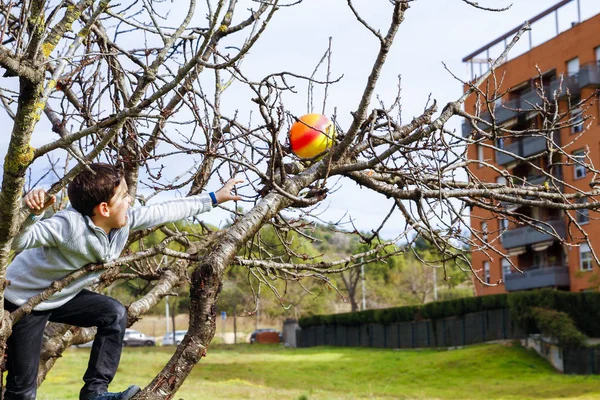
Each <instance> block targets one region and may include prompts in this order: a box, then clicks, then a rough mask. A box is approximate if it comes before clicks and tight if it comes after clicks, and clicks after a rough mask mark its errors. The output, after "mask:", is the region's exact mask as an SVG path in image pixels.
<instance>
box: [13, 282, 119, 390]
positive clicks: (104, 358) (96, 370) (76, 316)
mask: <svg viewBox="0 0 600 400" xmlns="http://www.w3.org/2000/svg"><path fill="white" fill-rule="evenodd" d="M4 308H5V309H6V310H8V311H14V310H16V309H17V306H15V305H14V304H12V303H10V302H9V301H6V300H5V302H4ZM48 321H51V322H58V323H62V324H69V325H74V326H80V327H86V328H87V327H92V326H96V327H98V332H97V333H96V338H95V339H94V344H93V345H92V349H91V353H90V360H89V363H88V368H87V371H86V372H85V375H84V376H83V381H84V382H85V384H84V386H83V388H82V389H81V392H80V395H79V398H80V399H87V398H89V397H93V396H94V395H96V394H99V393H104V392H106V391H107V389H108V384H109V383H110V382H111V381H112V379H113V377H114V376H115V373H116V372H117V367H118V366H119V360H120V359H121V350H122V346H123V336H124V335H125V327H126V325H127V310H126V309H125V307H124V306H123V305H122V304H121V303H119V302H118V301H117V300H115V299H113V298H111V297H108V296H104V295H101V294H98V293H94V292H91V291H89V290H82V291H81V292H80V293H79V294H77V296H75V297H74V298H73V299H71V300H70V301H69V302H67V303H65V304H64V305H62V306H61V307H58V308H56V309H53V310H48V311H33V312H32V313H31V314H29V315H26V316H24V317H23V318H21V319H20V320H19V322H17V323H16V324H15V326H13V331H12V334H11V336H10V337H9V339H8V350H7V352H8V364H7V369H8V375H7V377H6V392H5V394H4V398H5V399H6V400H13V399H19V400H21V399H23V400H35V396H36V391H37V373H38V364H39V361H40V352H41V349H42V339H43V333H44V328H45V326H46V322H48Z"/></svg>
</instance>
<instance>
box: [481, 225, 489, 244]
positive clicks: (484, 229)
mask: <svg viewBox="0 0 600 400" xmlns="http://www.w3.org/2000/svg"><path fill="white" fill-rule="evenodd" d="M481 238H482V239H483V241H484V242H485V243H487V241H488V224H487V222H482V223H481Z"/></svg>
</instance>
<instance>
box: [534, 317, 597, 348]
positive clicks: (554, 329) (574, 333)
mask: <svg viewBox="0 0 600 400" xmlns="http://www.w3.org/2000/svg"><path fill="white" fill-rule="evenodd" d="M530 315H531V319H532V320H533V321H534V322H535V325H536V327H537V328H538V329H539V331H540V332H541V333H542V335H544V336H547V337H552V338H554V339H556V341H557V342H558V345H559V346H560V347H562V348H563V349H572V348H579V347H583V346H585V343H586V341H587V338H586V336H585V335H584V334H583V333H581V332H579V330H577V327H576V326H575V324H574V323H573V319H572V318H571V317H570V316H569V315H568V314H566V313H564V312H561V311H556V310H548V309H546V308H539V307H532V308H531V309H530Z"/></svg>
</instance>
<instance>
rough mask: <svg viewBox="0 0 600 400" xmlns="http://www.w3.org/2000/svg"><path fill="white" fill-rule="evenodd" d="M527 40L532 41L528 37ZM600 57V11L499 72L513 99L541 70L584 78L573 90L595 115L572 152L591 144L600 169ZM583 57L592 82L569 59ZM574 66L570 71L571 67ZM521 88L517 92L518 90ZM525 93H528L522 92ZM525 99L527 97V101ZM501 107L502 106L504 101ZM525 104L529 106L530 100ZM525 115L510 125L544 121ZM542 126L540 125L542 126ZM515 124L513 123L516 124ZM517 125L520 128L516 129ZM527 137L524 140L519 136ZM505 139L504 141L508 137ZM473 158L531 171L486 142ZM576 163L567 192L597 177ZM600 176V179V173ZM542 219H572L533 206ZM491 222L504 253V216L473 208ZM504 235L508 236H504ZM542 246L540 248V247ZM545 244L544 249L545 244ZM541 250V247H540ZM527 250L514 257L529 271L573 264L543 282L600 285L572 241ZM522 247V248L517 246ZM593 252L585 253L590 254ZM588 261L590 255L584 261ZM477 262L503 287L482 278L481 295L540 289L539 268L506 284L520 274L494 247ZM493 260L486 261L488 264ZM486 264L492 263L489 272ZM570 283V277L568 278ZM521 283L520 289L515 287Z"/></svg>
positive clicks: (598, 225) (591, 231)
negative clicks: (557, 279)
mask: <svg viewBox="0 0 600 400" xmlns="http://www.w3.org/2000/svg"><path fill="white" fill-rule="evenodd" d="M522 40H527V39H526V37H524V38H523V39H522ZM599 57H600V14H599V15H596V16H594V17H592V18H590V19H588V20H586V21H583V22H581V23H580V24H577V25H575V26H573V27H572V28H571V29H569V30H567V31H565V32H562V33H561V34H559V35H558V36H556V37H554V38H553V39H551V40H549V41H547V42H545V43H543V44H541V45H539V46H537V47H535V48H533V49H531V50H530V51H528V52H527V53H525V54H523V55H521V56H519V57H517V58H515V59H512V60H509V61H508V62H506V63H505V64H503V65H502V66H501V67H500V68H499V69H498V70H497V72H496V77H498V79H500V78H501V77H503V83H502V87H501V88H500V90H501V91H509V92H508V93H507V94H506V95H505V96H504V97H503V101H504V102H507V101H510V100H511V96H512V97H513V98H514V97H515V96H518V95H519V94H518V90H519V88H525V89H527V90H529V92H528V93H531V89H532V88H534V87H535V82H540V80H539V75H538V70H539V71H540V72H541V73H542V74H545V76H547V77H548V79H550V78H551V77H554V79H556V78H557V77H560V75H561V74H564V76H567V75H569V73H570V74H571V75H572V77H573V79H574V81H577V79H579V80H580V81H581V82H582V83H581V84H578V85H576V86H577V89H576V90H574V92H572V96H576V97H579V98H581V99H585V98H588V97H591V98H592V104H591V105H590V107H589V108H588V109H586V110H585V115H589V116H590V117H592V119H590V120H588V121H587V122H586V128H587V132H586V133H584V134H583V136H581V137H580V138H579V139H578V140H577V141H576V142H575V144H572V145H570V146H569V147H568V149H567V151H568V152H569V153H573V152H574V151H577V150H580V149H584V148H586V146H587V148H588V149H589V155H590V158H591V161H592V163H593V165H594V166H595V167H596V168H598V166H599V165H600V124H599V122H600V116H599V115H598V113H599V104H600V102H598V96H597V90H598V88H599V87H600V85H599V84H598V83H600V76H596V75H600V73H599V70H600V69H599V67H598V66H599V61H600V60H599V59H598V58H599ZM575 58H578V60H579V69H580V70H582V71H583V72H585V73H586V75H585V76H586V77H587V76H592V75H594V74H596V75H594V77H593V79H592V82H591V83H589V82H587V81H585V82H583V78H581V76H583V75H584V74H583V73H581V74H579V75H577V74H575V73H574V71H573V65H574V64H576V63H575V62H574V61H571V63H570V64H569V66H570V68H568V66H567V64H568V63H569V61H570V60H573V59H575ZM569 69H570V71H569ZM515 93H516V94H515ZM522 93H523V92H522ZM566 101H567V100H566V98H562V99H561V102H560V104H561V105H560V109H564V108H566V104H567V103H566ZM523 102H524V101H523ZM475 107H476V97H475V96H471V97H470V98H469V99H468V100H467V102H466V103H465V110H466V111H467V112H469V113H474V111H475ZM498 107H500V106H498ZM521 107H523V108H525V107H526V106H525V105H522V106H521ZM522 114H523V115H518V116H517V118H513V119H512V120H511V121H508V124H507V126H514V125H511V124H518V123H519V122H515V121H518V120H520V121H524V120H525V119H526V120H527V122H526V123H528V124H531V123H533V121H535V119H537V120H538V121H537V123H538V124H540V123H541V121H540V117H539V116H536V115H535V113H528V115H527V116H525V115H524V114H525V112H523V113H522ZM538 126H539V125H538ZM511 129H512V128H511ZM514 129H515V130H516V129H517V128H514ZM577 135H578V132H572V129H571V128H564V129H561V131H560V132H559V136H558V137H556V139H559V140H560V143H561V144H562V145H563V146H564V145H565V144H567V143H570V142H572V141H573V139H575V138H576V137H577ZM519 140H522V139H519ZM503 143H504V142H503ZM511 143H516V140H511V139H507V140H506V143H505V144H503V146H507V145H510V144H511ZM467 151H468V157H469V159H471V160H477V159H479V158H480V157H481V155H482V154H483V159H484V160H485V161H486V162H488V163H490V164H494V165H495V166H497V167H498V168H499V169H501V170H502V169H508V170H509V171H510V172H511V174H513V175H517V176H519V175H523V176H526V175H527V172H528V171H525V170H523V171H520V170H519V168H526V167H524V166H523V165H519V163H518V162H513V163H507V164H504V165H502V164H500V163H499V159H498V157H499V156H498V153H497V152H495V151H494V150H493V149H490V148H487V147H482V148H478V147H477V146H475V145H471V146H469V148H468V150H467ZM536 162H537V163H539V164H538V165H539V166H541V167H543V166H544V165H545V163H547V162H548V161H547V155H545V153H541V154H540V156H539V159H538V160H536ZM470 171H471V172H472V173H473V174H474V175H475V176H476V177H477V178H478V179H480V180H482V181H486V182H496V181H497V179H498V178H499V176H500V174H499V173H498V172H497V171H494V170H493V169H492V168H488V167H485V166H483V167H480V166H478V165H477V164H471V166H470ZM576 172H577V171H575V168H574V167H573V166H571V165H564V166H562V167H561V171H560V172H559V173H560V174H561V176H562V179H563V180H564V182H565V183H566V185H565V187H564V192H565V193H569V192H573V189H571V188H569V185H572V186H574V187H576V188H582V189H587V190H589V183H590V181H591V179H592V176H591V175H590V173H589V172H588V173H587V175H586V176H583V177H576ZM596 179H599V178H596ZM531 212H532V213H533V215H534V216H535V217H536V219H538V218H539V219H541V220H547V221H558V220H562V221H565V222H564V224H565V228H566V232H568V230H569V224H568V221H567V218H566V216H565V215H564V213H563V212H560V211H550V210H547V209H543V210H541V209H540V210H532V211H531ZM598 216H599V214H598V213H596V212H593V211H589V219H590V220H589V222H588V223H587V224H586V225H585V230H586V232H587V234H588V235H589V236H590V237H591V240H592V245H593V248H594V249H596V250H597V251H599V253H600V221H596V220H594V219H595V218H598ZM482 223H486V224H487V231H488V232H489V234H488V237H487V241H488V243H495V244H494V246H497V247H498V248H499V249H500V250H502V251H503V252H509V251H508V250H511V251H512V250H514V249H508V250H507V249H504V248H503V245H502V241H501V240H500V237H499V235H500V233H501V231H502V229H501V226H500V224H501V221H500V219H498V218H497V217H496V216H492V214H491V213H490V212H489V211H486V210H483V209H481V208H474V209H473V210H472V211H471V225H472V226H473V227H474V228H475V229H477V230H479V229H481V227H482V226H481V224H482ZM506 228H507V229H508V230H511V229H516V227H515V226H513V225H511V224H507V227H506ZM502 239H504V237H503V238H502ZM536 246H537V251H536ZM544 246H546V247H545V248H543V249H541V248H542V247H544ZM540 249H541V250H540ZM517 250H519V251H520V252H521V254H518V255H511V261H512V262H513V263H514V264H515V265H517V266H518V267H519V269H522V270H523V271H528V270H529V271H530V272H531V271H534V270H539V271H540V274H542V275H543V274H544V273H545V271H549V269H544V268H548V267H552V268H555V267H556V268H557V270H558V269H560V268H563V270H562V271H563V272H566V268H567V267H568V279H567V278H566V276H565V279H564V280H562V281H561V282H562V283H560V284H556V285H553V284H551V283H550V284H547V285H546V284H543V283H541V285H542V286H540V287H557V288H558V289H561V290H570V291H572V292H578V291H582V290H598V289H599V288H600V273H599V271H600V269H599V267H598V265H596V264H595V263H594V262H593V261H592V262H591V264H592V267H591V269H588V267H589V264H585V263H584V265H585V268H583V269H582V268H581V266H582V259H581V258H582V257H581V250H580V249H579V248H578V247H569V246H566V245H562V244H560V242H558V241H554V242H553V243H551V244H550V243H548V241H546V242H544V243H541V244H540V243H534V244H532V245H526V246H523V247H522V248H518V249H517ZM515 252H517V251H515ZM586 257H587V254H586V255H584V256H583V258H586ZM584 261H585V260H584ZM472 262H473V267H474V269H475V270H477V271H478V274H479V276H480V277H481V278H482V279H483V280H487V281H489V282H490V283H497V282H501V283H500V284H499V285H497V286H486V285H483V284H481V283H480V282H477V281H475V288H476V292H477V295H488V294H496V293H505V292H507V291H513V290H515V291H516V290H528V289H533V288H536V287H535V286H537V284H536V283H535V281H534V280H535V279H536V278H535V275H536V274H535V273H531V276H530V277H529V278H527V279H529V281H527V280H526V281H524V282H525V285H524V286H523V285H521V286H519V285H516V286H514V287H512V288H511V287H507V285H505V282H506V279H505V278H506V277H507V276H508V277H509V278H510V277H515V278H517V277H516V275H512V273H514V270H512V271H510V272H509V271H507V269H506V262H505V261H504V267H505V268H504V271H503V265H502V264H503V260H502V257H500V256H498V255H496V254H493V252H488V255H486V254H484V253H483V252H478V251H476V252H473V254H472ZM486 262H487V263H489V264H487V265H486V264H485V263H486ZM486 266H488V267H489V269H487V271H489V273H486ZM567 281H568V284H565V283H564V282H567ZM515 287H516V289H515Z"/></svg>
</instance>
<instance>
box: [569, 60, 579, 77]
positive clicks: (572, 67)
mask: <svg viewBox="0 0 600 400" xmlns="http://www.w3.org/2000/svg"><path fill="white" fill-rule="evenodd" d="M578 73H579V58H577V57H575V58H573V59H571V60H569V61H567V76H576V75H577V74H578Z"/></svg>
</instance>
